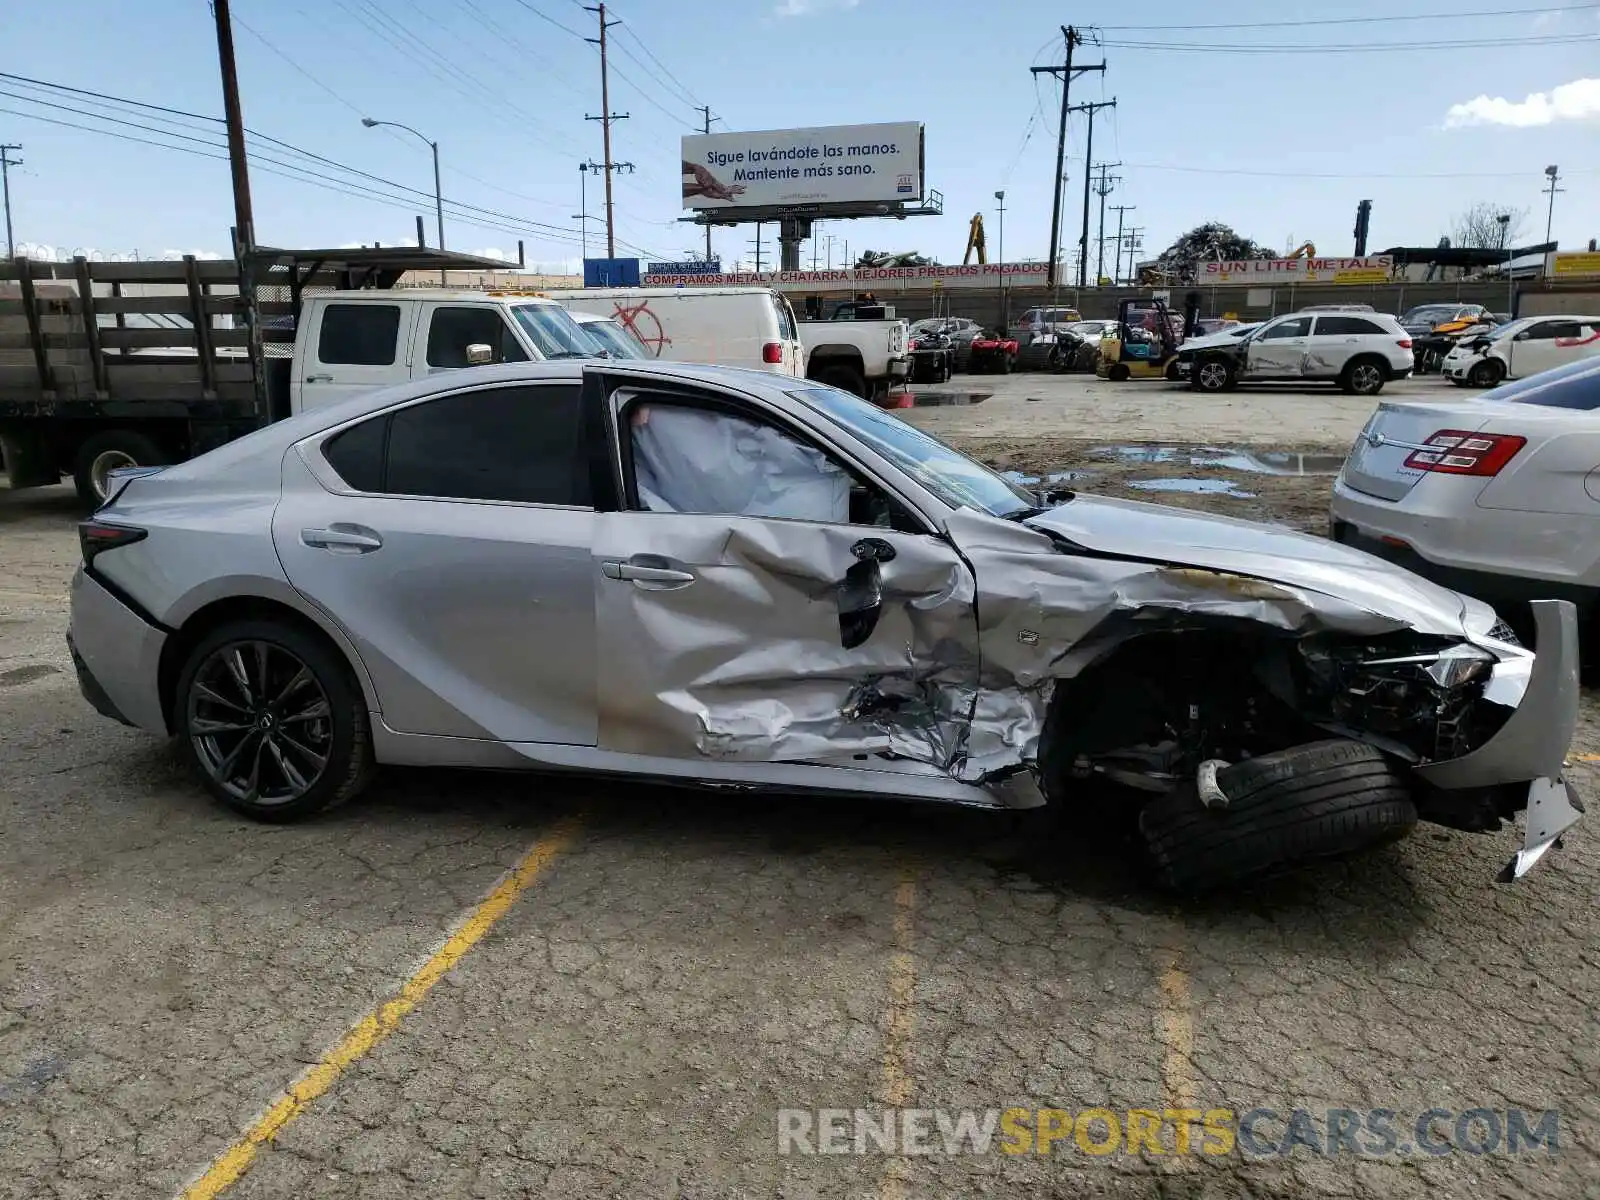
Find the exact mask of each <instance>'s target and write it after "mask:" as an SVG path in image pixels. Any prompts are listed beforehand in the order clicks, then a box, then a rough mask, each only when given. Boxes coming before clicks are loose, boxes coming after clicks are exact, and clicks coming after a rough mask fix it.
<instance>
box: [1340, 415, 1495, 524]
mask: <svg viewBox="0 0 1600 1200" xmlns="http://www.w3.org/2000/svg"><path fill="white" fill-rule="evenodd" d="M1492 415H1493V413H1492V410H1490V409H1489V408H1487V407H1486V406H1484V405H1483V404H1481V403H1479V402H1477V401H1470V400H1469V401H1464V402H1457V403H1453V404H1446V403H1430V402H1426V401H1423V402H1416V401H1409V402H1407V401H1392V402H1385V403H1382V404H1379V405H1378V408H1377V411H1376V412H1374V413H1373V414H1372V416H1371V417H1370V418H1369V419H1368V420H1367V423H1366V425H1365V426H1364V427H1363V428H1362V430H1361V432H1360V433H1359V434H1357V435H1356V440H1355V442H1354V444H1352V445H1351V447H1350V453H1349V455H1348V456H1347V457H1346V458H1345V462H1344V468H1343V469H1342V470H1341V471H1340V473H1339V478H1340V480H1341V481H1342V482H1343V483H1344V485H1345V486H1346V487H1348V488H1351V489H1353V490H1354V491H1358V492H1362V493H1364V494H1365V495H1368V496H1376V497H1377V498H1378V499H1380V500H1404V499H1405V498H1406V496H1407V495H1409V494H1410V492H1411V489H1412V488H1414V487H1416V485H1417V482H1418V481H1419V480H1421V479H1424V478H1426V477H1427V475H1428V472H1426V471H1419V470H1417V469H1416V468H1415V467H1408V466H1406V465H1405V463H1406V459H1408V458H1410V457H1411V455H1412V454H1414V453H1415V452H1416V450H1417V448H1418V447H1420V446H1423V445H1424V444H1425V443H1426V442H1427V440H1428V439H1429V438H1430V437H1432V436H1433V435H1434V434H1436V433H1438V432H1439V431H1440V430H1441V429H1460V430H1464V431H1466V432H1468V433H1476V432H1477V431H1478V430H1479V429H1480V428H1482V426H1483V425H1484V424H1485V423H1486V422H1487V421H1488V420H1489V418H1490V417H1491V416H1492ZM1479 482H1482V481H1479Z"/></svg>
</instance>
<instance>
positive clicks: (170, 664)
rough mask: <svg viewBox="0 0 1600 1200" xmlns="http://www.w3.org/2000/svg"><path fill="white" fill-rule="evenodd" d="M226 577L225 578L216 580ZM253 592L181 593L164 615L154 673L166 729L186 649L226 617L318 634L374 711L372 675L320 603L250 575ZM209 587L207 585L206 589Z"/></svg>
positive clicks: (172, 727) (171, 726)
mask: <svg viewBox="0 0 1600 1200" xmlns="http://www.w3.org/2000/svg"><path fill="white" fill-rule="evenodd" d="M219 582H225V581H219ZM252 583H253V585H254V590H252V591H229V592H227V593H225V594H223V595H215V596H205V595H201V596H198V597H193V596H191V597H186V598H185V602H184V603H183V604H182V605H181V606H180V607H179V608H178V609H176V610H174V612H172V613H169V614H168V623H169V627H170V628H172V630H173V632H172V634H171V635H170V636H169V637H168V638H167V640H166V643H165V644H164V645H163V646H162V647H161V661H160V665H159V667H158V673H157V687H158V689H159V694H160V697H161V715H162V717H163V719H164V720H165V721H166V725H167V731H168V732H169V733H171V732H173V731H174V730H175V729H176V726H175V724H174V722H173V712H174V700H175V696H174V693H175V692H176V690H177V686H178V675H179V673H180V672H181V671H182V670H183V664H184V661H185V660H186V659H187V658H188V656H189V651H190V650H192V649H193V648H194V647H195V646H196V645H198V644H199V642H200V640H201V639H202V638H204V637H205V636H206V635H207V634H208V633H210V632H211V631H212V630H214V629H216V628H218V627H219V626H221V625H224V624H226V623H227V622H229V621H238V620H248V619H265V620H276V621H282V622H284V623H285V624H288V625H292V626H294V627H295V628H297V629H300V630H301V631H302V632H304V633H308V634H310V635H311V636H313V637H315V638H317V639H318V640H320V641H321V642H323V643H324V644H325V645H326V646H328V647H329V648H330V649H332V650H333V651H334V652H335V653H336V654H337V655H338V656H339V658H340V659H341V660H342V661H343V662H344V663H345V665H346V666H347V667H348V668H349V669H350V673H351V675H352V676H353V677H354V678H355V680H356V683H357V685H358V686H359V687H360V688H361V695H362V698H363V699H364V701H365V703H366V706H367V711H368V712H373V713H375V712H378V711H380V710H379V706H378V695H377V692H376V690H375V689H374V688H373V686H372V679H371V676H370V675H369V674H368V672H367V669H366V665H365V664H364V663H363V662H362V661H361V655H360V654H359V653H358V652H357V650H356V648H355V645H354V644H353V643H352V642H351V641H350V639H349V637H348V636H347V635H346V634H345V632H344V630H343V629H341V628H340V627H339V625H338V624H337V623H336V622H335V621H333V619H332V618H330V617H329V616H328V615H327V614H326V613H324V612H323V611H322V610H321V609H320V608H317V607H316V606H315V605H313V604H311V603H310V602H309V601H307V600H306V599H305V598H304V597H302V596H301V595H300V593H298V592H296V591H295V590H294V589H293V588H290V587H289V586H288V585H287V584H282V583H278V582H277V581H275V580H254V581H252ZM207 590H208V591H209V590H210V589H207Z"/></svg>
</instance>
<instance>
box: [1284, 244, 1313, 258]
mask: <svg viewBox="0 0 1600 1200" xmlns="http://www.w3.org/2000/svg"><path fill="white" fill-rule="evenodd" d="M1316 256H1317V244H1316V243H1315V242H1301V243H1300V244H1299V245H1298V246H1296V247H1295V248H1294V249H1293V250H1291V251H1289V253H1288V254H1286V255H1284V257H1285V258H1315V257H1316Z"/></svg>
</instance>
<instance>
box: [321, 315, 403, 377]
mask: <svg viewBox="0 0 1600 1200" xmlns="http://www.w3.org/2000/svg"><path fill="white" fill-rule="evenodd" d="M399 341H400V306H399V305H398V304H330V305H328V306H327V307H325V308H324V309H323V310H322V329H321V330H320V332H319V333H318V334H317V361H319V362H324V363H334V364H343V365H346V366H358V367H387V366H389V365H391V364H392V363H393V362H394V360H395V348H396V346H397V345H398V344H399Z"/></svg>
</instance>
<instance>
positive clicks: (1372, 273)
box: [1195, 254, 1394, 286]
mask: <svg viewBox="0 0 1600 1200" xmlns="http://www.w3.org/2000/svg"><path fill="white" fill-rule="evenodd" d="M1393 271H1394V257H1393V256H1392V255H1389V254H1369V255H1367V256H1366V257H1365V258H1246V259H1230V260H1226V261H1223V262H1203V263H1200V264H1199V265H1198V266H1197V267H1196V268H1195V277H1196V278H1195V282H1196V283H1200V284H1222V283H1234V284H1238V283H1243V284H1248V285H1256V286H1259V285H1262V284H1274V283H1280V284H1286V283H1387V282H1388V281H1389V277H1390V275H1391V274H1392V273H1393Z"/></svg>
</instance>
